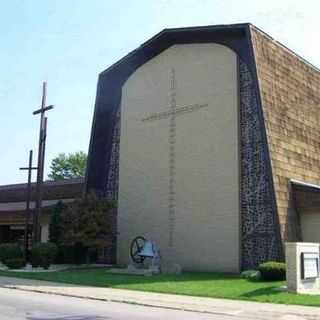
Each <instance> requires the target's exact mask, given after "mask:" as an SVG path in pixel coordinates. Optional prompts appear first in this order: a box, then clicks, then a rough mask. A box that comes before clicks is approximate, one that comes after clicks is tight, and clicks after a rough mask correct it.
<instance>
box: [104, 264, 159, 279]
mask: <svg viewBox="0 0 320 320" xmlns="http://www.w3.org/2000/svg"><path fill="white" fill-rule="evenodd" d="M108 273H114V274H129V275H139V276H152V275H156V274H160V268H159V267H158V266H149V267H144V266H136V265H134V264H129V265H128V267H127V268H112V269H110V270H108Z"/></svg>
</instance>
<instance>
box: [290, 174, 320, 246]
mask: <svg viewBox="0 0 320 320" xmlns="http://www.w3.org/2000/svg"><path fill="white" fill-rule="evenodd" d="M290 183H291V186H292V192H293V199H294V205H295V209H296V212H297V214H298V218H299V221H300V228H301V232H300V234H301V240H302V241H304V242H318V243H320V185H316V184H311V183H305V182H302V181H298V180H290Z"/></svg>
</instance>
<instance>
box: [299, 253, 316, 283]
mask: <svg viewBox="0 0 320 320" xmlns="http://www.w3.org/2000/svg"><path fill="white" fill-rule="evenodd" d="M319 259H320V257H319V253H318V252H302V253H301V279H302V280H315V279H317V278H319ZM308 260H309V261H310V260H313V261H315V264H316V269H317V271H316V274H314V273H313V274H312V275H308V273H307V270H306V261H308Z"/></svg>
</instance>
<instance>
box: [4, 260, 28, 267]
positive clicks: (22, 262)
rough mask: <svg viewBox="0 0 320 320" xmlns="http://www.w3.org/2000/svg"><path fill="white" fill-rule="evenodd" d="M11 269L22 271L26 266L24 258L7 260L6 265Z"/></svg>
mask: <svg viewBox="0 0 320 320" xmlns="http://www.w3.org/2000/svg"><path fill="white" fill-rule="evenodd" d="M4 264H5V265H6V266H7V267H8V268H9V269H21V268H23V267H24V266H25V265H26V261H25V260H24V258H12V259H7V260H5V263H4Z"/></svg>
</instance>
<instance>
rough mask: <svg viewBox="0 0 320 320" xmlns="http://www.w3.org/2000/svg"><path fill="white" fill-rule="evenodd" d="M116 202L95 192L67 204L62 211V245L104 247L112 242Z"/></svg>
mask: <svg viewBox="0 0 320 320" xmlns="http://www.w3.org/2000/svg"><path fill="white" fill-rule="evenodd" d="M113 209H114V204H113V203H111V202H110V201H107V200H106V199H99V198H98V197H97V196H96V195H95V194H87V195H85V196H84V197H83V198H81V199H78V200H75V201H74V202H72V203H71V204H68V205H66V206H65V207H64V208H63V209H62V211H61V219H62V221H61V223H62V238H61V242H62V245H64V246H66V247H68V246H69V247H70V246H75V245H79V244H80V245H82V246H83V247H85V248H87V249H95V250H98V249H102V248H104V247H106V246H108V245H110V242H111V235H112V232H113V231H114V230H113V225H112V222H113V218H112V216H113V214H114V211H113Z"/></svg>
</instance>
